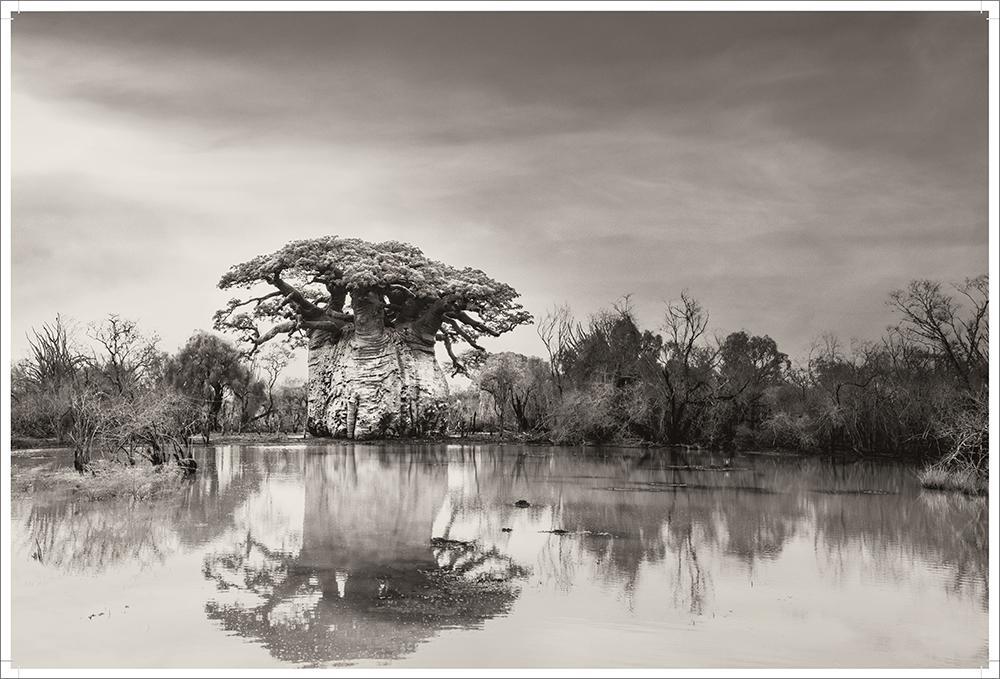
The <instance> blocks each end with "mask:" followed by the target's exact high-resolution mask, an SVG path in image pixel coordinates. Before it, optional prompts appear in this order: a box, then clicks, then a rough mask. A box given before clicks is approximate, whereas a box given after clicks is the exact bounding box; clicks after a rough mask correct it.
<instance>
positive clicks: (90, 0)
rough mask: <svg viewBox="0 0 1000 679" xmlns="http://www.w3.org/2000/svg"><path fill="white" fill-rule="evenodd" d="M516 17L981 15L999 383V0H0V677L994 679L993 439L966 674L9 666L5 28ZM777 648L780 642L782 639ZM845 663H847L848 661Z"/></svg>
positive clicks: (999, 660)
mask: <svg viewBox="0 0 1000 679" xmlns="http://www.w3.org/2000/svg"><path fill="white" fill-rule="evenodd" d="M416 10H419V11H435V12H436V11H463V12H468V11H475V12H494V11H518V12H538V11H546V12H547V11H588V12H591V11H593V12H599V11H616V12H623V11H627V12H634V11H700V12H725V11H734V10H736V11H816V12H828V11H877V12H878V11H887V12H900V11H952V12H955V11H966V12H980V13H982V14H983V20H984V22H987V23H988V30H989V52H990V62H989V129H990V136H989V140H990V141H989V248H990V267H989V272H990V299H991V301H993V302H994V303H992V304H991V305H990V312H989V318H990V320H989V322H990V327H991V329H992V332H991V333H990V347H989V351H990V384H992V385H996V384H998V377H1000V370H998V361H1000V354H998V342H1000V340H998V337H997V332H996V330H997V321H998V316H997V313H998V312H997V307H996V303H995V302H996V300H997V292H998V278H1000V275H998V260H997V252H998V247H1000V234H998V231H1000V226H998V225H1000V221H998V215H1000V213H998V199H1000V195H998V194H1000V190H998V186H1000V164H998V155H1000V154H998V148H1000V147H998V136H997V135H998V131H1000V117H998V102H997V95H998V76H1000V73H998V71H997V56H998V49H1000V2H998V1H997V0H964V1H940V0H898V1H893V0H880V1H871V2H865V1H861V0H826V1H814V2H805V1H797V0H790V1H786V2H775V1H771V2H738V1H731V0H728V1H727V0H717V1H704V2H694V1H653V0H624V1H620V2H613V1H608V0H582V1H573V2H567V1H558V0H547V1H535V0H521V1H515V0H506V1H496V0H493V1H484V2H471V1H465V0H455V1H441V0H438V1H435V2H424V1H421V2H400V1H390V0H382V1H370V2H364V1H359V0H345V1H342V2H323V1H303V0H290V1H287V2H276V1H262V0H248V1H243V2H225V1H221V0H204V1H193V0H177V1H173V2H170V1H147V2H137V1H132V0H126V1H118V2H115V1H111V0H86V1H76V2H70V1H67V0H2V1H0V79H2V83H0V118H2V120H0V150H2V158H0V180H2V190H0V191H2V192H0V205H2V210H0V246H2V250H3V252H2V260H0V286H2V298H0V305H2V306H0V325H2V327H3V328H4V330H3V331H2V337H0V363H2V365H3V368H2V369H0V388H2V398H3V400H2V402H0V404H2V405H0V413H2V417H0V441H2V447H0V454H2V460H0V484H2V486H0V488H2V491H0V496H2V497H3V498H4V499H3V500H2V502H0V517H2V528H3V533H2V535H3V536H4V537H3V543H2V544H0V549H2V559H0V576H2V583H0V596H2V602H3V606H2V612H0V633H2V636H0V677H8V676H12V677H13V676H17V677H50V676H66V677H134V676H148V677H176V676H192V677H194V676H197V677H232V676H239V677H272V676H308V677H313V676H317V677H318V676H330V675H339V676H357V677H383V676H386V675H392V676H402V677H465V676H470V675H473V674H474V675H476V676H482V677H508V676H533V677H536V676H542V677H603V676H621V677H662V676H684V677H760V678H762V679H763V678H764V677H833V676H847V677H898V676H908V677H1000V636H998V632H1000V615H998V613H1000V609H998V590H1000V587H998V578H997V569H998V566H1000V559H998V550H1000V544H998V543H1000V538H998V533H997V526H998V521H1000V515H998V503H997V498H998V492H1000V485H998V484H1000V480H998V471H997V464H998V462H1000V460H998V453H997V450H998V442H997V439H996V436H995V435H993V436H991V437H990V482H989V487H990V514H989V522H990V526H989V533H990V554H989V571H990V574H989V575H990V593H989V611H990V616H989V652H990V658H991V660H990V665H989V667H988V668H983V669H966V670H938V669H935V670H919V669H918V670H913V669H907V670H902V669H899V670H892V669H889V670H872V669H867V670H866V669H855V670H829V669H827V670H817V669H812V670H805V669H790V670H721V669H720V670H685V669H677V670H673V669H650V670H538V669H535V670H518V669H508V668H504V669H476V670H469V669H466V670H461V669H458V670H446V669H429V670H404V669H395V668H388V669H344V670H199V669H190V670H187V669H168V670H99V669H96V670H46V669H11V666H10V662H9V658H10V657H11V643H10V550H9V549H8V546H9V536H10V531H9V529H10V502H9V497H10V495H9V491H10V408H9V404H10V400H9V399H10V370H9V368H8V366H10V364H11V363H10V360H11V356H10V347H11V337H10V327H11V324H10V319H11V294H10V284H11V274H10V264H11V260H10V257H11V166H10V158H11V156H10V153H11V151H10V148H11V133H10V116H11V109H10V105H11V101H10V88H11V66H10V56H11V51H10V39H11V27H12V24H13V23H14V22H16V20H17V14H18V12H64V11H76V12H79V11H88V12H107V11H144V12H157V11H171V12H178V11H183V12H219V11H241V12H246V11H254V12H256V11H272V12H273V11H282V12H289V11H292V12H299V11H416ZM998 417H1000V413H998V396H997V391H996V389H995V388H994V389H992V390H991V391H990V430H991V432H992V433H994V434H995V432H997V431H1000V427H998V424H1000V420H998ZM775 643H781V640H780V639H779V638H776V639H775ZM845 660H847V661H849V659H845Z"/></svg>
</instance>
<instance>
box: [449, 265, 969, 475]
mask: <svg viewBox="0 0 1000 679" xmlns="http://www.w3.org/2000/svg"><path fill="white" fill-rule="evenodd" d="M888 306H889V308H890V310H891V312H892V319H893V321H894V323H893V325H891V326H890V327H889V328H888V329H887V331H886V333H885V335H884V336H883V337H882V338H880V339H878V340H875V341H857V340H853V341H851V342H850V343H849V344H844V343H843V342H841V340H839V339H838V338H837V337H835V336H833V335H829V334H828V335H824V336H823V337H822V338H820V339H819V340H818V341H817V342H816V343H815V344H814V346H813V348H812V350H811V351H810V353H809V355H808V356H807V357H806V358H805V359H804V360H802V361H799V362H792V361H790V360H789V358H788V356H786V355H785V354H784V353H783V352H782V351H780V350H779V348H778V346H777V344H776V343H775V341H774V340H773V339H772V338H771V337H769V336H767V335H755V334H752V333H749V332H746V331H742V330H741V331H737V332H732V333H730V334H728V335H725V336H716V335H710V334H709V332H708V330H709V314H708V312H707V311H706V310H705V309H704V308H703V307H702V306H701V304H699V303H698V302H697V301H696V300H695V299H694V298H692V297H691V296H690V295H688V294H686V293H685V294H682V295H681V297H680V299H679V300H678V301H676V302H671V303H669V304H667V305H666V307H665V309H664V317H663V323H662V324H661V326H660V327H659V328H658V329H656V330H655V331H652V330H647V329H643V328H640V327H639V325H638V323H637V321H636V318H635V315H634V313H633V312H632V309H631V308H630V306H629V305H628V303H627V300H626V302H625V303H624V304H622V305H619V306H617V307H615V308H612V309H610V310H607V311H604V312H601V313H599V314H597V315H596V316H594V317H593V318H591V319H590V320H589V321H587V322H586V323H581V322H578V321H577V320H575V319H574V318H573V316H572V314H571V313H570V311H569V310H568V309H567V308H565V307H562V308H557V309H555V310H554V311H552V312H550V313H549V314H548V315H547V316H545V317H544V318H543V319H542V320H541V321H540V322H539V324H538V326H537V329H538V333H539V335H540V337H541V339H542V341H543V343H544V345H545V347H546V349H547V354H548V360H547V361H543V360H541V359H535V358H527V357H524V356H519V355H514V354H497V355H493V356H489V357H488V358H486V359H485V361H482V362H481V364H480V365H478V366H476V368H475V370H474V376H475V387H474V389H475V390H477V393H478V394H479V400H480V401H484V402H483V403H480V404H479V406H478V407H472V404H471V403H470V402H469V401H470V398H469V396H467V395H465V396H463V395H461V394H457V395H455V397H454V398H453V401H454V402H455V404H456V407H458V409H459V412H460V413H464V415H460V416H459V419H460V420H461V421H460V422H459V423H458V426H459V427H460V428H468V427H469V426H470V423H469V422H468V416H469V414H474V415H475V417H476V419H477V423H476V424H477V425H478V426H479V427H483V426H485V427H491V426H493V427H496V428H499V429H501V430H502V429H504V428H510V429H518V430H520V431H522V432H526V433H533V434H535V435H538V436H543V437H547V438H550V439H551V440H553V441H555V442H559V443H582V442H594V443H602V442H612V441H649V442H657V443H667V444H686V445H704V446H713V447H736V448H749V447H785V448H792V449H797V450H805V451H843V450H848V451H854V452H856V453H860V454H884V453H890V454H898V455H913V456H925V455H945V456H946V457H947V458H948V459H958V458H960V459H961V460H962V461H963V463H965V464H970V465H973V466H975V467H976V468H978V469H980V470H985V466H986V427H987V407H986V404H987V375H988V360H987V345H988V327H987V280H986V277H985V276H981V277H978V278H974V279H969V280H967V281H965V282H964V283H963V284H961V285H958V286H955V287H954V288H946V287H945V286H943V285H941V284H940V283H936V282H933V281H927V280H921V281H914V282H913V283H911V284H910V285H909V286H908V287H906V288H905V289H901V290H896V291H894V292H892V293H891V295H890V296H889V300H888Z"/></svg>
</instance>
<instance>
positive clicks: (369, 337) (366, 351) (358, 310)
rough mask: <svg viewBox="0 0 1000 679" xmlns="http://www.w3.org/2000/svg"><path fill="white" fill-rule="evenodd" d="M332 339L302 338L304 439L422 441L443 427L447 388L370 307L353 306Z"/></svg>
mask: <svg viewBox="0 0 1000 679" xmlns="http://www.w3.org/2000/svg"><path fill="white" fill-rule="evenodd" d="M354 311H355V315H356V322H355V323H354V324H353V325H349V326H347V327H345V328H344V329H343V330H342V331H341V332H340V333H339V337H338V336H337V335H336V334H334V333H331V332H328V331H326V330H320V329H317V330H312V331H310V333H309V387H308V389H309V407H308V413H309V421H308V428H309V433H310V434H312V435H313V436H333V437H336V438H348V439H366V438H381V437H396V436H422V435H425V434H429V433H433V432H434V431H437V430H438V429H440V426H441V423H443V421H444V406H445V400H446V399H447V397H448V383H447V382H446V381H445V377H444V372H443V371H442V370H441V367H440V366H439V365H438V363H437V360H436V359H435V357H434V342H433V336H432V337H431V339H430V344H429V346H428V345H427V343H426V339H425V341H423V342H421V341H419V339H420V338H419V337H416V336H415V335H414V333H413V332H412V330H411V329H397V328H387V327H385V325H384V323H383V322H382V310H381V308H379V307H378V305H377V304H373V305H365V304H363V303H362V301H361V300H360V299H357V300H356V301H355V303H354Z"/></svg>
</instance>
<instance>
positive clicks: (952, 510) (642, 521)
mask: <svg viewBox="0 0 1000 679" xmlns="http://www.w3.org/2000/svg"><path fill="white" fill-rule="evenodd" d="M43 462H45V461H44V460H37V459H36V460H29V461H27V462H25V461H20V463H21V464H25V463H27V464H41V463H43ZM199 462H200V471H199V473H198V475H197V478H196V479H194V480H193V481H192V482H191V483H190V485H189V486H187V487H186V488H185V489H184V490H183V493H182V495H181V496H180V499H176V498H175V499H174V500H172V501H169V502H164V501H156V502H151V503H149V502H147V503H139V504H137V505H135V506H130V505H129V504H128V503H125V502H112V503H105V502H85V501H76V502H72V501H66V500H62V501H57V500H55V499H54V498H53V497H51V496H48V497H47V496H46V495H44V494H36V495H35V496H25V495H19V496H15V498H14V500H13V505H12V523H13V548H14V552H13V592H12V594H13V630H12V636H13V653H14V665H15V666H16V667H58V666H78V667H86V666H96V667H102V666H106V667H173V666H188V667H218V666H226V667H271V666H310V667H311V666H335V665H358V666H371V665H375V666H380V665H393V666H414V667H447V666H456V667H482V666H487V667H488V666H508V667H510V666H513V667H545V666H555V667H573V666H578V667H754V666H764V667H768V666H774V667H786V666H787V667H920V666H923V667H928V666H929V667H973V666H981V665H983V664H984V663H985V661H986V658H987V612H986V604H987V584H986V583H987V547H986V539H987V538H986V536H987V526H986V522H987V513H988V512H987V504H986V501H985V500H983V499H973V498H966V497H963V496H957V495H949V494H941V493H933V492H926V491H922V490H921V489H920V488H919V487H918V485H917V483H916V479H915V477H914V474H913V470H912V469H910V468H907V467H904V466H899V465H891V464H874V463H850V464H844V463H836V462H833V461H829V460H818V459H801V458H794V457H785V456H775V455H741V456H736V457H734V458H732V459H731V460H728V461H727V460H725V459H724V458H723V457H721V456H714V457H713V456H707V455H705V454H699V455H695V454H687V455H684V454H679V453H669V452H667V451H652V452H644V451H639V450H625V449H614V448H605V449H601V450H594V449H589V450H586V449H566V448H544V447H519V446H478V445H477V446H457V445H449V446H441V445H428V446H412V445H408V446H363V445H353V446H352V445H315V444H312V445H301V446H293V447H250V446H222V447H217V448H214V449H213V448H210V449H206V450H203V451H201V453H200V456H199ZM58 463H60V462H52V464H58ZM691 466H697V467H702V469H690V467H691ZM521 499H524V500H527V501H528V502H530V504H531V506H530V507H528V508H517V507H515V506H514V503H515V502H516V501H517V500H521ZM505 528H507V529H510V530H509V532H508V531H504V530H503V529H505ZM552 530H560V531H567V532H566V533H565V534H560V533H551V532H546V531H552ZM432 538H447V539H448V540H452V541H454V542H446V541H443V540H435V541H434V542H433V543H432ZM466 543H470V544H466ZM442 573H445V574H446V575H442ZM455 573H462V574H464V575H463V576H462V577H458V576H456V575H454V574H455ZM447 574H451V575H447ZM449 578H450V579H449ZM462 583H471V584H469V585H468V587H465V586H463V584H462Z"/></svg>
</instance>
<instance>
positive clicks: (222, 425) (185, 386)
mask: <svg viewBox="0 0 1000 679" xmlns="http://www.w3.org/2000/svg"><path fill="white" fill-rule="evenodd" d="M87 340H89V341H87ZM158 344H159V339H158V338H157V337H156V336H155V335H147V334H144V333H142V332H141V331H140V329H139V328H138V326H137V325H136V323H135V322H133V321H131V320H128V319H123V318H121V317H119V316H117V315H111V316H108V317H107V318H106V319H105V320H103V321H101V322H99V323H92V324H90V325H89V326H88V327H87V329H86V331H85V337H82V336H81V333H80V332H79V331H78V330H77V329H76V328H75V326H73V325H71V324H69V323H67V322H66V321H65V320H64V319H62V318H61V317H59V316H57V317H56V319H55V321H53V322H52V323H47V324H45V325H43V326H42V327H41V328H40V329H38V330H35V331H33V332H32V335H31V337H30V338H29V345H30V356H29V357H28V358H26V359H23V360H21V361H19V362H17V363H16V364H15V365H14V366H13V369H12V374H11V378H12V379H11V428H12V432H13V434H14V436H15V437H29V438H55V439H58V440H59V441H60V442H62V443H65V444H66V445H68V446H71V447H72V448H73V451H74V461H75V466H76V467H77V468H78V469H80V470H83V469H85V468H86V467H87V466H88V465H89V464H90V462H91V461H92V459H93V457H94V456H95V455H101V456H105V457H110V458H112V459H116V460H118V461H121V462H124V463H128V464H134V463H135V462H136V461H137V460H139V459H142V458H145V459H147V460H149V461H150V462H152V463H153V464H162V463H163V462H166V461H168V460H170V459H176V460H178V461H183V460H189V459H190V450H189V446H188V443H189V440H190V437H191V436H192V435H194V434H200V435H201V436H202V437H203V438H204V440H205V441H208V440H209V437H210V435H211V432H213V431H219V430H221V431H223V432H225V431H249V430H262V429H266V430H268V431H299V432H301V431H302V430H303V429H304V426H305V387H304V386H303V385H302V384H301V383H295V382H288V383H285V384H282V385H279V384H278V377H279V375H280V373H281V371H282V369H283V368H284V367H285V365H286V363H287V361H288V358H289V356H290V352H289V350H288V349H286V348H275V349H273V350H271V351H269V352H264V353H262V354H259V355H257V356H255V357H254V359H253V360H252V361H250V360H248V359H247V358H246V357H245V356H244V355H242V354H240V353H239V352H238V351H237V350H236V349H235V348H234V347H233V346H232V345H231V344H229V343H228V342H226V341H224V340H222V339H220V338H218V337H216V336H214V335H210V334H207V333H201V332H199V333H196V334H195V335H193V336H192V337H191V339H190V340H188V342H187V344H186V345H185V346H184V347H182V348H181V349H180V351H178V352H177V353H176V354H174V355H172V356H171V355H168V354H166V353H165V352H163V351H161V350H160V349H159V348H158Z"/></svg>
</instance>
